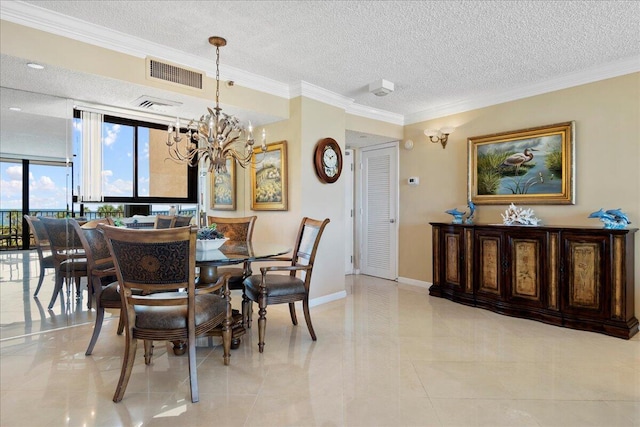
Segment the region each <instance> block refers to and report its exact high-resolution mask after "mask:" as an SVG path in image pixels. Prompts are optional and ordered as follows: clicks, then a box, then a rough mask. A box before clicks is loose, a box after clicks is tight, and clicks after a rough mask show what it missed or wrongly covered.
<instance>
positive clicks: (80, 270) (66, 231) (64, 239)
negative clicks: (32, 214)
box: [39, 217, 87, 309]
mask: <svg viewBox="0 0 640 427" xmlns="http://www.w3.org/2000/svg"><path fill="white" fill-rule="evenodd" d="M39 219H40V221H41V222H42V224H43V225H44V228H45V230H46V231H47V235H48V236H49V242H50V243H51V253H52V254H53V265H54V268H55V272H56V280H55V286H54V289H53V295H51V301H49V306H48V308H49V309H51V308H53V304H54V303H55V302H56V299H57V298H58V294H61V293H62V284H63V283H65V282H66V284H67V293H69V286H70V281H71V279H74V281H75V284H76V299H79V298H80V297H81V295H82V294H81V290H80V280H81V278H82V277H87V259H86V258H85V253H84V250H83V247H82V243H81V242H80V237H79V236H78V233H77V232H76V229H75V228H74V227H73V225H72V223H74V222H76V220H75V219H73V218H48V217H39ZM61 298H62V296H61Z"/></svg>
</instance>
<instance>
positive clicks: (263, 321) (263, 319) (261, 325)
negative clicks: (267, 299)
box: [258, 303, 267, 353]
mask: <svg viewBox="0 0 640 427" xmlns="http://www.w3.org/2000/svg"><path fill="white" fill-rule="evenodd" d="M259 306H260V309H259V310H258V315H259V317H258V350H259V351H260V353H262V352H263V350H264V332H265V329H266V327H267V307H266V305H264V304H263V303H259Z"/></svg>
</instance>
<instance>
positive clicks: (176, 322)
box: [99, 225, 231, 403]
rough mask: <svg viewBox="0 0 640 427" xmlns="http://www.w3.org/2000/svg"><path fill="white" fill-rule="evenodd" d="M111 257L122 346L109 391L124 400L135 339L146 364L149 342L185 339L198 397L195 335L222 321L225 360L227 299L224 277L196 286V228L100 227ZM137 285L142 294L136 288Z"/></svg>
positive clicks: (227, 347) (228, 317)
mask: <svg viewBox="0 0 640 427" xmlns="http://www.w3.org/2000/svg"><path fill="white" fill-rule="evenodd" d="M99 228H100V229H102V230H103V231H104V234H105V237H106V239H107V243H108V245H109V249H110V250H111V254H112V256H113V259H114V264H115V268H116V274H117V276H118V283H119V285H120V293H121V298H122V304H123V309H122V312H121V315H124V324H125V336H126V340H125V342H126V343H125V351H124V356H123V363H122V370H121V372H120V379H119V381H118V385H117V387H116V391H115V394H114V396H113V401H114V402H119V401H121V400H122V398H123V396H124V393H125V390H126V388H127V384H128V383H129V379H130V377H131V372H132V369H133V364H134V359H135V354H136V348H137V340H138V339H142V340H144V349H145V364H147V365H148V364H150V363H151V357H152V352H153V345H152V342H153V341H160V340H162V341H174V342H175V341H187V345H188V354H189V380H190V383H191V401H192V402H194V403H195V402H197V401H198V400H199V396H198V377H197V370H196V367H197V363H196V337H197V336H199V335H203V334H205V333H206V332H208V331H209V330H211V329H212V328H214V327H216V326H218V325H222V341H223V353H224V355H223V359H224V364H225V365H228V364H229V358H230V348H231V328H230V325H231V301H230V296H229V287H228V276H226V275H223V276H220V277H219V278H218V281H217V282H215V283H214V284H211V285H208V286H202V287H198V288H196V286H195V266H196V258H195V253H196V233H197V227H180V228H169V229H161V230H128V229H121V228H118V227H112V226H105V225H103V226H99ZM137 290H140V291H141V293H138V292H136V291H137Z"/></svg>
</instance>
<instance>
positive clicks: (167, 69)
mask: <svg viewBox="0 0 640 427" xmlns="http://www.w3.org/2000/svg"><path fill="white" fill-rule="evenodd" d="M147 63H148V64H149V65H148V70H147V71H148V72H149V74H148V75H149V77H152V78H154V79H159V80H164V81H166V82H171V83H176V84H179V85H183V86H189V87H192V88H194V89H202V73H199V72H197V71H192V70H188V69H186V68H181V67H177V66H175V65H171V64H167V63H166V62H160V61H158V60H157V59H149V60H148V61H147Z"/></svg>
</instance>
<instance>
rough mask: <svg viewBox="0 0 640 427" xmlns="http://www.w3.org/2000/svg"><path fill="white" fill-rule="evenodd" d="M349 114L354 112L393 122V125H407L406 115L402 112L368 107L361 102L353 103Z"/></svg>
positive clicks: (361, 115)
mask: <svg viewBox="0 0 640 427" xmlns="http://www.w3.org/2000/svg"><path fill="white" fill-rule="evenodd" d="M347 114H352V115H354V116H359V117H365V118H368V119H373V120H380V121H382V122H385V123H391V124H393V125H399V126H404V125H405V116H403V115H402V114H397V113H392V112H390V111H385V110H379V109H377V108H373V107H367V106H365V105H361V104H351V105H350V106H349V107H348V108H347Z"/></svg>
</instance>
